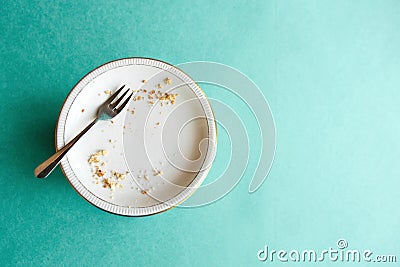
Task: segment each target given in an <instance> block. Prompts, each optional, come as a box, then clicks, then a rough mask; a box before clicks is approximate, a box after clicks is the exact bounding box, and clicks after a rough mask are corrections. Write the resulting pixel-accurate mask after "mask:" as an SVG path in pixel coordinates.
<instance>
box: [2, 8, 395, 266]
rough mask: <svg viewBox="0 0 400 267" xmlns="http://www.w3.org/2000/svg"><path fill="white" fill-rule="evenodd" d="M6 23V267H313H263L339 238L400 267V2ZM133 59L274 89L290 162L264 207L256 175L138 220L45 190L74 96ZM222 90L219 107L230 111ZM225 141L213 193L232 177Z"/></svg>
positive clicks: (280, 169)
mask: <svg viewBox="0 0 400 267" xmlns="http://www.w3.org/2000/svg"><path fill="white" fill-rule="evenodd" d="M0 8H1V14H0V15H1V16H0V32H1V36H2V38H1V39H2V41H1V47H0V60H1V71H0V87H1V98H0V101H1V102H0V110H1V127H0V133H1V134H0V150H1V154H0V155H1V156H0V157H1V158H0V159H1V161H0V162H1V163H0V164H1V165H0V166H1V174H0V176H1V178H0V197H1V217H0V220H1V221H0V231H1V240H0V253H1V257H0V265H1V266H7V265H30V266H44V265H86V266H93V265H108V266H109V265H120V264H127V265H131V266H261V265H265V266H267V265H274V266H308V265H307V264H304V263H295V264H294V263H292V264H291V263H281V262H275V261H274V262H273V263H270V262H264V263H262V262H259V261H258V260H257V251H258V250H260V249H262V248H263V247H264V245H269V246H270V248H272V249H277V250H279V249H286V250H289V251H290V250H291V249H298V250H302V249H315V250H318V249H320V250H322V249H326V248H329V247H333V248H336V241H337V240H338V239H339V238H345V239H346V240H347V241H348V243H349V248H351V249H360V250H363V249H370V250H372V251H374V253H376V254H395V255H397V263H392V264H389V263H387V264H383V265H385V266H399V264H400V263H399V261H400V243H399V242H398V241H399V240H400V234H399V226H400V225H399V223H400V211H399V208H398V206H399V203H400V193H399V188H400V163H399V161H400V141H399V136H400V123H399V115H400V32H399V29H400V16H399V14H400V1H389V0H387V1H386V0H385V1H341V0H340V1H317V0H315V1H262V0H260V1H183V0H182V1H76V2H75V1H63V2H61V1H5V2H4V3H3V4H2V6H1V7H0ZM129 56H142V57H152V58H158V59H161V60H164V61H167V62H170V63H172V64H178V63H183V62H188V61H197V60H206V61H208V60H210V61H215V62H220V63H224V64H227V65H229V66H232V67H234V68H237V69H239V70H241V71H242V72H243V73H245V74H247V75H248V76H249V77H250V78H251V79H253V81H254V82H255V83H256V84H258V85H259V86H260V88H261V90H262V91H263V92H264V94H265V96H266V98H267V99H268V101H269V104H270V106H271V109H272V112H273V114H274V118H275V123H276V132H277V150H276V156H275V161H274V164H273V167H272V169H271V172H270V174H269V176H268V178H267V180H266V182H265V183H264V184H263V186H262V187H261V188H260V189H259V190H258V191H257V192H256V193H254V194H249V193H248V191H247V189H248V185H249V183H250V180H251V173H252V172H251V171H247V172H246V173H245V176H244V177H243V179H242V180H241V182H240V183H239V184H238V185H237V186H236V187H235V188H234V190H233V191H232V192H231V193H230V194H228V195H227V196H226V197H224V198H223V199H222V200H220V201H218V202H216V203H214V204H211V205H208V206H205V207H201V208H192V209H184V208H175V209H172V210H171V211H168V212H166V213H163V214H160V215H156V216H150V217H144V218H127V217H120V216H115V215H112V214H108V213H105V212H103V211H101V210H98V209H96V208H95V207H93V206H91V205H90V204H88V203H87V202H86V201H84V200H83V199H82V198H81V197H80V196H79V195H78V194H76V193H75V192H74V190H73V189H72V187H71V186H70V185H69V184H68V182H67V181H66V179H65V178H64V176H63V175H62V173H61V171H60V169H59V168H58V169H57V170H56V171H55V172H54V173H53V174H52V175H51V176H50V177H48V178H47V179H44V180H39V179H36V178H34V176H33V170H34V168H35V167H36V165H37V164H39V163H40V162H41V161H43V160H44V159H46V158H47V157H48V156H49V155H51V154H52V153H53V152H54V140H53V134H54V127H55V124H56V119H57V115H58V111H59V109H60V107H61V105H62V103H63V101H64V98H65V97H66V95H67V94H68V92H69V90H70V89H71V88H72V86H73V85H74V84H75V83H76V82H77V81H78V80H79V79H80V78H81V77H82V76H83V75H85V74H86V73H87V72H88V71H89V70H91V69H93V68H94V67H96V66H98V65H101V64H103V63H105V62H107V61H110V60H114V59H117V58H122V57H129ZM215 90H217V89H215V88H208V89H207V88H206V93H208V94H211V95H213V96H214V97H217V96H218V93H217V92H216V91H215ZM246 116H247V115H246V114H244V119H246ZM253 130H254V129H253ZM249 131H252V129H249ZM221 136H222V137H221V138H222V140H221V143H220V144H222V145H220V146H219V147H218V149H219V151H218V157H219V158H218V159H217V161H216V163H215V164H214V166H213V169H212V171H211V173H210V177H212V176H213V175H215V173H218V172H220V171H221V169H222V167H223V165H224V160H221V158H223V155H224V153H226V152H224V150H225V149H226V148H225V147H224V146H223V144H224V142H225V141H224V139H225V137H224V136H225V134H221ZM221 155H222V156H221ZM253 160H254V159H253ZM251 164H253V165H254V164H255V163H254V161H252V162H251ZM309 265H310V266H311V265H312V266H315V264H309ZM317 265H318V266H327V265H329V266H340V265H344V266H353V265H354V266H362V265H364V264H363V263H358V264H352V263H341V262H336V263H330V262H327V261H326V262H324V263H320V264H317ZM370 265H372V266H375V265H376V266H378V265H379V264H377V263H371V264H370Z"/></svg>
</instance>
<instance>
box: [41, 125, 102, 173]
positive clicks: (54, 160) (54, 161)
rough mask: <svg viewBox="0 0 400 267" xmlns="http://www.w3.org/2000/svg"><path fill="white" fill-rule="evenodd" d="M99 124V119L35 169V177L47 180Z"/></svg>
mask: <svg viewBox="0 0 400 267" xmlns="http://www.w3.org/2000/svg"><path fill="white" fill-rule="evenodd" d="M96 122H97V119H95V120H94V121H92V122H91V123H90V124H89V125H88V126H86V128H85V129H84V130H83V131H82V132H80V133H79V134H78V135H77V136H75V137H74V139H72V140H71V141H69V142H68V144H66V145H65V146H64V147H63V148H61V149H60V150H58V151H57V152H56V153H55V154H54V155H53V156H51V157H50V158H48V159H47V160H46V161H45V162H43V163H42V164H40V165H39V166H37V167H36V169H35V172H34V173H35V176H36V177H37V178H46V177H47V176H48V175H49V174H50V173H51V172H52V171H53V170H54V168H55V167H56V166H57V165H58V164H59V163H60V161H61V159H62V158H63V157H64V156H65V154H67V152H68V151H69V150H70V149H71V148H72V146H73V145H74V144H75V143H76V142H78V140H79V139H80V138H81V137H82V136H83V135H84V134H85V133H86V132H87V131H89V130H90V128H92V126H93V125H95V124H96Z"/></svg>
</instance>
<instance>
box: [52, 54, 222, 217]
mask: <svg viewBox="0 0 400 267" xmlns="http://www.w3.org/2000/svg"><path fill="white" fill-rule="evenodd" d="M129 61H131V63H130V64H129ZM140 61H143V62H145V61H153V62H156V63H158V64H161V65H166V66H168V67H169V68H172V69H176V70H177V72H178V73H179V72H180V73H181V74H182V76H183V77H184V78H186V79H188V80H189V81H190V83H192V84H194V85H195V86H194V87H195V88H196V89H197V90H199V92H200V93H201V94H202V95H203V96H204V100H205V103H207V105H206V106H204V103H203V102H201V101H200V102H201V105H202V107H203V109H204V112H205V115H206V116H207V118H208V119H207V125H208V129H209V135H208V138H209V139H210V140H213V142H210V143H211V144H213V145H212V146H211V149H208V151H211V153H210V155H211V156H208V157H211V159H212V160H213V159H214V158H215V155H216V149H217V138H218V132H217V125H216V119H215V114H214V111H213V109H212V106H211V103H210V101H209V99H208V98H207V95H206V94H205V92H204V91H203V89H202V88H201V87H200V86H199V84H198V83H197V82H196V81H195V80H194V79H192V78H191V77H190V76H189V75H188V74H187V73H186V72H184V71H183V70H182V69H180V68H179V67H177V66H175V65H172V64H170V63H168V62H165V61H162V60H159V59H154V58H149V57H125V58H119V59H115V60H111V61H108V62H106V63H104V64H102V65H100V66H98V67H96V68H94V69H92V70H90V71H89V72H87V73H86V74H85V75H84V76H83V77H82V78H81V79H80V80H79V81H78V82H76V84H75V85H74V86H73V87H72V89H71V90H70V91H69V93H68V94H67V96H66V97H65V99H64V101H63V103H62V106H61V108H60V111H59V113H58V117H57V123H56V128H55V132H54V138H55V149H56V151H58V150H59V147H60V148H61V147H62V146H63V145H65V142H64V134H65V133H64V126H65V123H66V119H67V116H68V112H69V110H70V108H71V105H72V104H73V102H74V100H75V98H76V97H77V96H78V94H79V93H80V91H81V90H82V89H83V88H85V86H86V85H87V84H88V83H86V84H83V85H82V87H81V88H80V90H78V89H79V88H78V86H79V85H81V83H82V82H83V81H84V80H85V79H86V78H88V77H89V76H92V75H94V77H91V79H90V80H92V79H93V78H95V77H97V76H99V75H101V74H103V73H105V72H107V71H109V70H112V69H115V68H117V67H123V66H129V65H134V64H137V63H138V62H140ZM124 62H125V64H123V63H124ZM118 63H121V65H117V64H118ZM113 64H114V66H113ZM107 65H110V66H111V67H110V68H108V69H105V70H104V71H103V72H101V73H98V74H97V75H95V72H96V71H98V70H99V69H101V68H103V67H106V66H107ZM175 74H176V73H175ZM178 77H179V76H178ZM180 78H182V77H180ZM89 82H90V81H89ZM190 88H191V89H192V90H194V88H193V87H192V86H190ZM76 91H78V92H77V94H76V95H75V96H72V94H73V93H74V92H76ZM194 93H196V92H195V91H194ZM71 98H72V102H71V103H70V104H69V105H68V107H67V101H68V100H69V99H71ZM206 107H208V108H209V109H208V111H209V114H207V110H206V109H205V108H206ZM64 113H66V114H65V116H64V118H63V121H61V119H62V115H64ZM210 119H212V123H210V121H211V120H210ZM61 126H62V127H61ZM59 137H62V138H61V140H59ZM210 137H212V138H210ZM60 142H61V143H60ZM206 157H207V156H206ZM211 166H212V161H211V164H210V165H209V167H208V168H206V169H204V170H200V171H199V172H198V174H197V175H196V176H195V177H194V179H193V180H192V181H191V183H190V184H189V186H187V187H186V188H185V189H183V190H182V191H181V192H180V193H179V194H177V195H175V196H174V197H172V198H171V199H169V200H167V201H166V202H163V203H159V204H156V205H152V206H149V207H139V208H138V207H122V206H117V205H115V204H112V203H109V202H107V201H105V200H103V199H101V198H99V197H98V196H96V195H95V194H93V193H91V192H90V191H89V190H87V189H86V188H85V187H84V186H83V185H82V184H81V183H80V180H79V179H78V178H77V176H76V175H75V173H74V172H73V171H72V168H71V166H70V164H69V162H68V160H67V158H66V157H64V158H63V159H62V161H61V164H60V168H61V171H62V173H63V174H64V176H65V178H66V180H67V181H68V183H69V184H70V185H71V187H72V188H73V189H74V190H75V191H76V192H77V193H78V194H79V195H80V196H81V197H82V198H83V199H85V200H86V201H87V202H88V203H90V204H91V205H93V206H95V207H96V208H98V209H100V210H103V211H105V212H108V213H111V214H115V215H120V216H126V217H144V216H151V215H155V214H160V213H163V212H165V211H168V210H170V209H172V208H174V207H176V206H178V205H179V204H181V203H183V202H184V201H185V200H187V199H188V198H189V197H190V196H192V195H193V194H194V193H195V192H196V190H197V189H198V188H199V187H200V186H201V184H202V183H203V181H204V179H205V178H206V177H207V175H208V172H209V170H210V169H211ZM69 172H71V173H72V175H71V173H70V175H71V176H73V177H72V178H73V179H74V181H75V182H79V184H78V185H79V186H80V188H83V190H84V191H85V192H84V193H86V194H84V193H83V192H81V191H80V190H82V189H79V188H77V186H76V185H75V184H74V183H73V182H74V181H71V178H70V177H69ZM199 174H200V175H199ZM193 183H195V184H194V185H193ZM185 191H188V192H185ZM181 195H183V197H182V196H181ZM180 196H181V197H180ZM179 197H180V199H179ZM93 198H95V199H97V202H98V203H97V204H96V203H94V201H93ZM174 199H178V200H176V201H174V202H173V203H169V202H170V201H172V200H174ZM164 205H168V206H167V207H165V206H164ZM163 206H164V207H163ZM150 207H152V209H151V211H150V212H143V211H146V210H147V211H148V209H149V208H150ZM153 207H161V208H157V210H154V208H153ZM133 211H135V212H133ZM138 211H139V212H138ZM140 211H142V212H140Z"/></svg>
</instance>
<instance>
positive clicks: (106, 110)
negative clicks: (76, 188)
mask: <svg viewBox="0 0 400 267" xmlns="http://www.w3.org/2000/svg"><path fill="white" fill-rule="evenodd" d="M124 87H125V85H123V86H121V88H119V89H118V90H117V91H116V92H115V93H114V94H113V95H112V96H111V97H109V98H108V99H107V100H106V101H105V102H104V103H103V104H102V105H101V106H100V107H99V109H98V110H97V117H96V119H94V120H93V121H92V122H91V123H90V124H89V125H88V126H86V128H85V129H84V130H83V131H82V132H81V133H79V134H78V135H77V136H75V138H74V139H72V140H71V141H69V142H68V144H66V145H65V146H64V147H63V148H61V149H60V150H58V151H57V152H56V153H55V154H54V155H53V156H51V157H50V158H49V159H47V160H46V161H45V162H43V163H42V164H40V165H39V166H37V167H36V169H35V172H34V173H35V176H36V177H38V178H45V177H47V176H48V175H49V174H50V173H51V172H52V171H53V170H54V168H55V167H56V166H57V165H58V164H59V163H60V161H61V159H62V158H63V157H64V156H65V154H67V152H68V151H69V150H70V149H71V147H72V146H73V145H74V144H75V143H76V142H77V141H78V140H79V139H80V138H81V137H82V136H83V135H84V134H85V133H86V132H87V131H89V129H90V128H92V127H93V125H95V124H96V123H97V122H98V121H104V120H110V119H112V118H114V117H115V116H117V115H118V114H119V113H120V112H121V111H122V110H123V109H124V108H125V107H126V105H127V104H128V102H129V100H130V99H131V97H132V95H133V93H131V94H130V95H129V97H128V98H126V99H125V101H124V102H122V100H123V99H124V97H125V96H126V94H127V93H128V92H129V89H127V90H126V91H125V92H124V93H123V94H122V95H121V96H120V97H119V98H118V99H116V100H115V101H114V102H113V100H114V99H115V98H116V97H117V96H118V94H119V93H121V91H122V89H123V88H124ZM121 103H122V104H121Z"/></svg>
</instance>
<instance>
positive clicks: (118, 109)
mask: <svg viewBox="0 0 400 267" xmlns="http://www.w3.org/2000/svg"><path fill="white" fill-rule="evenodd" d="M132 96H133V93H131V94H130V95H129V96H128V97H127V99H126V100H125V101H124V103H122V104H121V105H120V106H119V108H117V113H120V112H121V111H122V110H123V109H124V108H125V107H126V105H128V102H129V100H131V98H132Z"/></svg>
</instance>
